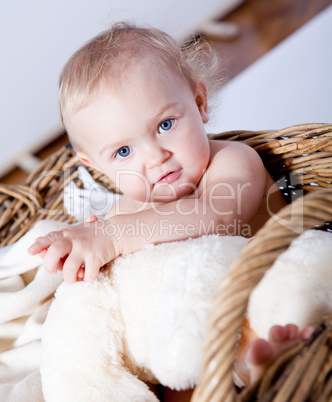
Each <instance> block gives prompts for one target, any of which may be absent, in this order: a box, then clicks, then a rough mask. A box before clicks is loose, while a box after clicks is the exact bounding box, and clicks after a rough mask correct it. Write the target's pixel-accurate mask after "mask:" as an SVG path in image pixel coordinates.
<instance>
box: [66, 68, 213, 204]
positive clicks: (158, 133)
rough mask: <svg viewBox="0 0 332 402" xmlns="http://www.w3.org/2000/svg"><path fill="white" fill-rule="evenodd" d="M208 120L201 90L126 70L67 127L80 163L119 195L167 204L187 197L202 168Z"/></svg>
mask: <svg viewBox="0 0 332 402" xmlns="http://www.w3.org/2000/svg"><path fill="white" fill-rule="evenodd" d="M160 77H162V78H160ZM207 121H208V115H207V104H206V96H205V93H204V86H203V85H198V87H197V90H196V92H195V93H193V91H192V89H191V88H190V87H189V85H188V84H187V82H186V81H185V80H183V79H180V78H179V77H178V76H177V75H176V74H174V73H172V72H170V71H168V70H166V69H165V71H164V72H163V74H162V75H158V74H154V73H152V74H150V75H149V74H147V73H146V72H142V71H139V72H130V73H129V74H128V76H127V77H126V78H125V79H122V81H121V84H120V85H118V86H117V87H115V88H114V87H113V86H111V85H109V86H106V87H105V88H103V91H102V93H101V95H100V96H99V97H98V98H97V99H96V100H94V101H93V102H92V103H91V104H89V105H88V106H87V107H85V108H84V109H82V110H80V111H79V112H77V113H76V114H75V115H74V116H73V118H72V120H71V126H72V128H73V131H74V133H75V134H76V135H77V136H78V138H79V139H80V144H81V146H82V149H83V151H84V152H80V153H79V154H78V155H79V156H80V157H81V159H82V160H83V161H84V162H87V163H89V164H91V165H92V166H94V167H96V168H97V169H98V170H100V171H101V172H103V173H104V174H106V175H107V176H109V177H110V178H111V179H112V180H113V181H114V182H115V184H116V185H117V187H118V188H120V190H121V191H122V192H123V193H124V194H126V195H127V196H129V197H131V198H133V199H135V200H138V201H142V202H169V201H173V200H176V199H179V198H181V197H183V196H185V195H187V194H190V193H191V192H192V191H193V189H194V188H195V187H196V186H197V184H198V183H199V181H200V180H201V178H202V175H203V174H204V172H205V170H206V168H207V165H208V163H209V159H210V149H209V143H208V139H207V136H206V133H205V130H204V125H203V123H206V122H207Z"/></svg>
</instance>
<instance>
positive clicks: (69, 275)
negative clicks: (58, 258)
mask: <svg viewBox="0 0 332 402" xmlns="http://www.w3.org/2000/svg"><path fill="white" fill-rule="evenodd" d="M81 266H82V257H80V256H76V255H74V254H73V253H71V254H69V256H68V258H67V259H66V261H65V263H64V264H63V268H62V271H63V279H64V281H65V282H67V283H75V282H76V281H77V275H78V272H79V270H80V268H81Z"/></svg>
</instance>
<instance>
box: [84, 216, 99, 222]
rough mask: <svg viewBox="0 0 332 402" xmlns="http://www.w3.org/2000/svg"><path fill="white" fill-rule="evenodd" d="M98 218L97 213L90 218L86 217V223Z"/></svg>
mask: <svg viewBox="0 0 332 402" xmlns="http://www.w3.org/2000/svg"><path fill="white" fill-rule="evenodd" d="M97 220H98V217H97V216H96V215H91V216H89V218H86V219H84V223H93V222H96V221H97Z"/></svg>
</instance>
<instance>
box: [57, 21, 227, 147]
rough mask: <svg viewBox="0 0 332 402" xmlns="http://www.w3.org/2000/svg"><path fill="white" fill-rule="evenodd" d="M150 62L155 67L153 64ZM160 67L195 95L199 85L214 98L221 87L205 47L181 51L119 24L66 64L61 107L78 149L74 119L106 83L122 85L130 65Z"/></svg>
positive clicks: (152, 32) (214, 59)
mask: <svg viewBox="0 0 332 402" xmlns="http://www.w3.org/2000/svg"><path fill="white" fill-rule="evenodd" d="M151 59H152V61H153V64H151ZM133 63H135V66H136V68H137V67H144V66H150V67H151V65H152V66H153V65H156V64H155V63H159V64H161V65H162V66H166V67H168V68H170V69H172V70H173V71H174V72H176V73H178V74H179V75H180V76H181V77H182V78H184V79H186V80H187V82H188V83H189V85H190V87H191V88H192V89H193V90H194V87H195V84H196V83H197V81H198V80H200V81H203V82H204V83H205V85H206V87H207V92H208V97H209V98H211V97H213V95H214V94H215V93H216V91H217V90H218V89H219V88H220V86H221V83H222V80H221V79H220V63H219V59H218V56H217V55H216V54H215V53H214V52H213V51H212V49H211V47H210V46H209V45H208V44H207V42H205V41H203V40H192V41H190V42H188V43H186V44H185V45H184V46H183V47H181V46H180V45H179V44H178V43H177V42H176V41H175V40H174V39H173V38H171V37H170V36H169V35H168V34H166V33H165V32H162V31H160V30H158V29H155V28H150V27H148V28H145V27H137V26H136V25H135V24H133V23H128V22H119V23H116V24H114V25H113V26H112V27H111V28H110V29H107V30H105V31H103V32H101V33H100V34H99V35H97V36H96V37H94V38H92V39H91V40H90V41H88V42H87V43H86V44H84V45H83V46H82V47H81V48H80V49H78V50H77V51H76V52H75V53H74V54H73V55H72V56H71V57H70V59H69V60H68V61H67V63H66V64H65V66H64V68H63V70H62V73H61V76H60V80H59V92H58V94H59V105H60V114H61V119H62V122H63V124H64V126H65V127H66V129H67V132H68V134H69V137H70V140H71V142H72V144H73V146H74V148H77V145H78V144H77V138H74V137H73V135H72V133H71V129H70V117H71V116H73V115H74V114H75V113H76V112H78V111H79V110H81V109H83V108H84V107H85V106H87V105H88V104H89V103H91V102H92V101H93V100H94V99H95V97H96V96H97V95H98V93H99V91H100V89H101V87H102V84H103V83H104V82H105V81H106V80H108V79H110V78H111V79H115V80H119V79H120V78H121V74H122V73H123V72H124V71H126V69H127V68H128V67H129V66H132V65H134V64H133Z"/></svg>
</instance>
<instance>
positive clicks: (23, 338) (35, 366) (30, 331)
mask: <svg viewBox="0 0 332 402" xmlns="http://www.w3.org/2000/svg"><path fill="white" fill-rule="evenodd" d="M58 227H59V223H57V222H54V221H41V222H39V223H38V224H37V225H36V227H35V228H33V229H32V230H30V231H29V232H28V233H27V234H26V235H25V236H23V237H22V238H21V239H20V240H19V241H18V242H16V243H15V244H14V245H13V246H11V247H10V248H9V249H8V252H7V253H6V254H5V255H4V257H3V258H2V259H1V261H0V401H3V402H21V401H22V402H27V401H29V402H30V401H31V402H39V401H44V398H43V395H42V389H41V380H40V372H39V365H40V352H41V327H42V324H43V322H44V320H45V318H46V315H47V312H48V308H49V306H50V304H51V302H52V297H53V294H54V291H55V290H56V289H57V287H58V286H59V285H60V283H61V282H62V275H61V274H57V275H50V274H48V273H47V272H46V271H45V270H44V268H43V267H42V259H41V258H40V257H39V256H34V257H32V256H30V255H29V254H28V253H27V248H28V246H30V245H31V244H32V242H33V241H34V239H35V238H36V237H38V236H41V235H43V234H45V233H48V232H49V231H51V230H56V229H57V228H58Z"/></svg>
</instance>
